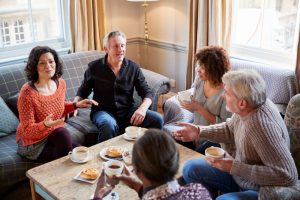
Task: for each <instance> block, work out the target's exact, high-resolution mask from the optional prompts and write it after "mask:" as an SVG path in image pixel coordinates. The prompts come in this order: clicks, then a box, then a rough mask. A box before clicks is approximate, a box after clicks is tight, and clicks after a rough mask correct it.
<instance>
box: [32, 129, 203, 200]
mask: <svg viewBox="0 0 300 200" xmlns="http://www.w3.org/2000/svg"><path fill="white" fill-rule="evenodd" d="M133 144H134V142H132V141H127V140H125V139H124V138H123V135H120V136H118V137H115V138H113V139H110V140H107V141H105V142H102V143H99V144H96V145H94V146H91V147H90V148H89V149H90V152H91V154H92V159H91V160H90V161H88V162H86V163H84V164H78V163H74V162H72V161H71V160H70V157H69V156H65V157H62V158H59V159H57V160H54V161H52V162H49V163H46V164H43V165H40V166H38V167H35V168H33V169H30V170H28V171H27V173H26V175H27V177H28V178H29V179H30V187H31V193H32V199H33V200H36V199H89V198H90V197H91V195H92V194H93V193H94V191H95V188H96V185H97V182H96V183H94V184H90V183H85V182H82V181H78V180H74V177H75V176H76V174H78V173H79V172H80V171H81V170H82V169H84V168H89V167H94V168H97V169H99V171H101V169H102V164H103V162H105V160H103V159H102V158H100V156H99V152H100V151H101V150H102V149H103V148H106V147H109V146H120V147H122V148H127V149H128V150H131V149H132V147H133ZM177 147H178V149H179V152H180V169H179V171H178V174H177V176H178V177H179V176H180V175H181V172H182V167H183V164H184V162H185V161H186V160H189V159H191V158H200V157H203V155H202V154H199V153H197V152H195V151H192V150H190V149H188V148H186V147H184V146H182V145H180V144H177ZM114 191H116V192H117V193H118V194H119V197H120V199H139V198H138V195H137V193H136V192H135V191H134V190H132V189H130V188H129V187H127V186H126V185H125V184H123V183H122V182H120V183H119V184H118V185H117V186H116V187H115V189H114ZM41 197H42V198H41Z"/></svg>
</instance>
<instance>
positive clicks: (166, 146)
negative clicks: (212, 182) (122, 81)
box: [94, 129, 211, 200]
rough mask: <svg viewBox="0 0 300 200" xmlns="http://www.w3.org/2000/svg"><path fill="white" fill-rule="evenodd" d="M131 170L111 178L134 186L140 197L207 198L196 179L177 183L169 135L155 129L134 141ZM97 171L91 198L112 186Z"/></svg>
mask: <svg viewBox="0 0 300 200" xmlns="http://www.w3.org/2000/svg"><path fill="white" fill-rule="evenodd" d="M132 164H133V169H134V172H130V171H129V170H128V168H127V167H125V168H124V172H123V174H122V175H118V176H116V177H115V178H116V179H118V180H121V181H123V182H124V183H125V184H126V185H128V186H129V187H130V188H132V189H134V190H135V191H136V192H137V193H138V195H139V197H140V198H141V199H145V200H146V199H165V200H183V199H202V200H210V199H211V198H210V195H209V193H208V191H207V190H206V189H205V188H204V187H203V186H202V185H201V184H198V183H191V184H188V185H185V186H180V185H179V184H178V182H177V180H176V179H175V175H176V173H177V171H178V169H179V152H178V149H177V148H176V144H175V142H174V140H173V138H172V137H171V136H170V135H169V134H167V133H165V132H164V131H161V130H158V129H149V130H148V131H146V133H145V134H144V135H143V136H142V137H141V138H140V139H138V140H137V141H136V143H135V144H134V146H133V150H132ZM105 183H106V178H105V175H103V174H102V175H101V177H100V178H99V181H98V185H97V188H96V191H95V195H94V200H99V199H101V198H103V197H104V196H105V195H106V194H107V193H109V192H110V190H111V189H112V188H111V187H108V186H107V185H105Z"/></svg>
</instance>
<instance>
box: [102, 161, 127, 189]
mask: <svg viewBox="0 0 300 200" xmlns="http://www.w3.org/2000/svg"><path fill="white" fill-rule="evenodd" d="M123 168H124V164H123V162H121V161H118V160H109V161H107V162H105V163H104V172H105V175H106V177H107V184H108V185H117V184H118V183H119V180H116V179H114V178H113V177H114V176H116V175H120V174H122V172H123Z"/></svg>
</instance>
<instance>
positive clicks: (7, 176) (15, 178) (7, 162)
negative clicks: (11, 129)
mask: <svg viewBox="0 0 300 200" xmlns="http://www.w3.org/2000/svg"><path fill="white" fill-rule="evenodd" d="M38 165H40V163H35V162H33V161H30V160H28V159H26V158H23V157H21V156H19V155H18V154H17V144H16V135H15V134H10V135H8V136H5V137H2V138H1V140H0V191H5V190H6V189H8V188H9V187H10V186H12V185H14V184H16V183H18V182H20V181H22V180H26V175H25V172H26V171H27V170H29V169H31V168H33V167H36V166H38Z"/></svg>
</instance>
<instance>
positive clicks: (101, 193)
mask: <svg viewBox="0 0 300 200" xmlns="http://www.w3.org/2000/svg"><path fill="white" fill-rule="evenodd" d="M112 189H113V187H112V186H107V184H106V175H105V173H104V169H103V170H102V173H101V176H100V177H99V180H98V183H97V187H96V190H95V194H94V198H95V197H99V198H103V197H105V196H106V195H107V194H108V193H110V191H111V190H112Z"/></svg>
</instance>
